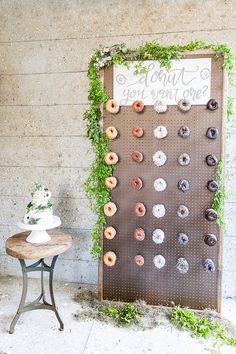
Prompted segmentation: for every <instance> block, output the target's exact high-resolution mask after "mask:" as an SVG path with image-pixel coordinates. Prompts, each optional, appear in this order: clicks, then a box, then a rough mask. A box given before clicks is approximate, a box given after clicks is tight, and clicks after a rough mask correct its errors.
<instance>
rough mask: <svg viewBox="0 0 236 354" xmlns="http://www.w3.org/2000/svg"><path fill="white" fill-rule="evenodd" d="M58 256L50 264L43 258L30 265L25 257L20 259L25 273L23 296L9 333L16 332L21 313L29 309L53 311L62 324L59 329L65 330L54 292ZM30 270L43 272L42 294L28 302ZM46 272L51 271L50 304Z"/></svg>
mask: <svg viewBox="0 0 236 354" xmlns="http://www.w3.org/2000/svg"><path fill="white" fill-rule="evenodd" d="M57 258H58V256H54V257H53V259H52V262H51V265H50V266H49V265H47V264H46V263H45V262H44V259H43V258H42V259H40V260H39V261H37V262H35V263H33V264H31V265H29V266H26V263H25V261H24V260H23V259H19V261H20V264H21V269H22V274H23V289H22V296H21V300H20V304H19V307H18V310H17V312H16V315H15V317H14V318H13V320H12V322H11V325H10V331H9V333H11V334H12V333H13V332H14V329H15V325H16V323H17V321H18V320H19V318H20V315H21V314H22V313H24V312H27V311H32V310H40V309H42V310H51V311H53V312H54V313H55V315H56V317H57V319H58V322H59V324H60V328H59V330H60V331H63V329H64V324H63V322H62V320H61V318H60V316H59V313H58V310H57V307H56V304H55V299H54V294H53V271H54V267H55V263H56V260H57ZM30 272H41V294H40V295H39V297H38V298H37V299H35V300H34V301H32V302H30V303H28V304H26V303H25V300H26V296H27V289H28V273H30ZM44 272H48V273H49V291H50V298H51V304H49V303H48V302H47V301H46V298H45V290H44Z"/></svg>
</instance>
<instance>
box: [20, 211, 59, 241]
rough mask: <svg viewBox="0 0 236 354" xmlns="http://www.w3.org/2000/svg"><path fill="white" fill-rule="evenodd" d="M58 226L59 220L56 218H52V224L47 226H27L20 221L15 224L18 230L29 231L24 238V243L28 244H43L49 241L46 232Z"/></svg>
mask: <svg viewBox="0 0 236 354" xmlns="http://www.w3.org/2000/svg"><path fill="white" fill-rule="evenodd" d="M60 225H61V219H60V218H59V217H58V216H53V219H52V222H51V223H49V224H41V225H38V224H35V225H29V224H24V223H23V222H21V221H19V222H18V223H17V226H18V227H19V228H20V229H22V230H31V233H30V234H29V236H28V237H27V238H26V241H27V242H30V243H45V242H48V241H50V240H51V237H50V235H49V234H48V233H47V231H46V230H51V229H54V228H55V227H57V226H60Z"/></svg>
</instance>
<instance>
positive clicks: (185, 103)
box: [178, 98, 191, 112]
mask: <svg viewBox="0 0 236 354" xmlns="http://www.w3.org/2000/svg"><path fill="white" fill-rule="evenodd" d="M178 107H179V109H180V110H181V111H182V112H188V111H189V110H190V109H191V103H190V101H189V100H186V99H185V98H184V99H183V100H180V101H179V102H178Z"/></svg>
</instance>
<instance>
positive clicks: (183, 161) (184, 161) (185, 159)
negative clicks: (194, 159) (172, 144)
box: [178, 152, 190, 166]
mask: <svg viewBox="0 0 236 354" xmlns="http://www.w3.org/2000/svg"><path fill="white" fill-rule="evenodd" d="M178 162H179V164H180V165H181V166H188V165H189V164H190V156H189V155H188V154H187V153H186V152H184V153H183V154H181V155H179V158H178Z"/></svg>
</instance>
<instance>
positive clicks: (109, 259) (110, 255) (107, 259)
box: [103, 251, 116, 267]
mask: <svg viewBox="0 0 236 354" xmlns="http://www.w3.org/2000/svg"><path fill="white" fill-rule="evenodd" d="M103 261H104V263H105V264H106V266H108V267H113V266H114V265H115V264H116V254H115V252H113V251H109V252H106V253H105V254H104V256H103Z"/></svg>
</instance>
